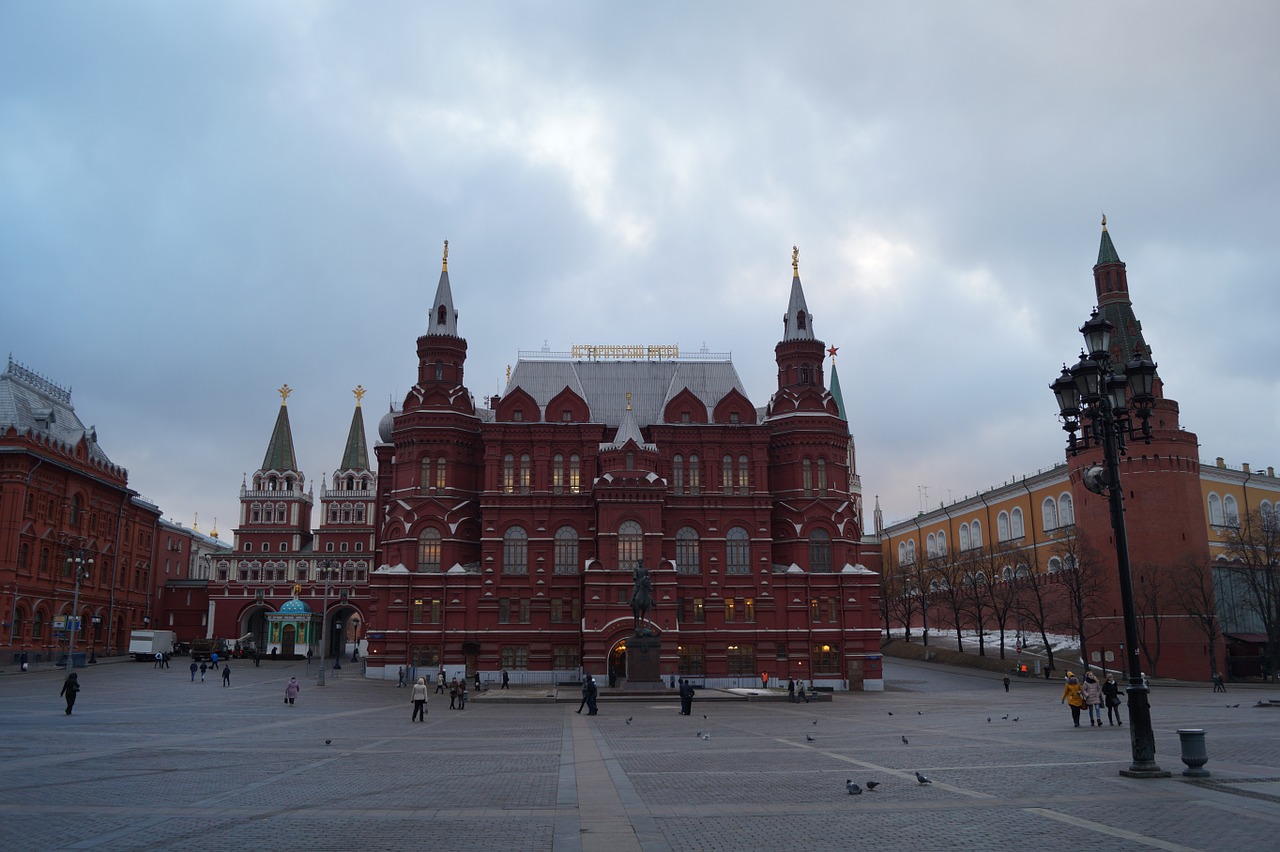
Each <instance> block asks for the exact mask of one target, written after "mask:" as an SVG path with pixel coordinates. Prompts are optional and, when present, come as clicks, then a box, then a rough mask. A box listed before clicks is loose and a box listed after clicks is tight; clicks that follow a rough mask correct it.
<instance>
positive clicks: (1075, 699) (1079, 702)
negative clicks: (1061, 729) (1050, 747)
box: [1058, 672, 1084, 728]
mask: <svg viewBox="0 0 1280 852" xmlns="http://www.w3.org/2000/svg"><path fill="white" fill-rule="evenodd" d="M1058 703H1059V704H1069V705H1070V706H1071V721H1073V722H1075V725H1076V727H1077V728H1078V727H1080V708H1081V707H1083V706H1084V696H1083V695H1081V694H1080V681H1078V680H1076V675H1075V672H1067V682H1066V683H1065V684H1064V685H1063V687H1062V700H1061V701H1060V702H1058Z"/></svg>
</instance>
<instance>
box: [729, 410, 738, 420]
mask: <svg viewBox="0 0 1280 852" xmlns="http://www.w3.org/2000/svg"><path fill="white" fill-rule="evenodd" d="M729 422H730V423H739V422H741V418H740V417H738V412H736V411H731V412H729Z"/></svg>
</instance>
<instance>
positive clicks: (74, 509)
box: [67, 494, 80, 527]
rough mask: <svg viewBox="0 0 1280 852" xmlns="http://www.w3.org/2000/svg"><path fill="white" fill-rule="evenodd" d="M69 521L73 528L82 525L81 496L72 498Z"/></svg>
mask: <svg viewBox="0 0 1280 852" xmlns="http://www.w3.org/2000/svg"><path fill="white" fill-rule="evenodd" d="M67 520H68V522H70V524H71V526H73V527H75V526H79V525H80V495H79V494H77V495H76V496H74V497H72V498H71V514H70V517H68V518H67Z"/></svg>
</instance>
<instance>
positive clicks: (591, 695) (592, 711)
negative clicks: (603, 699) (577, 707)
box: [587, 677, 600, 716]
mask: <svg viewBox="0 0 1280 852" xmlns="http://www.w3.org/2000/svg"><path fill="white" fill-rule="evenodd" d="M599 696H600V689H599V687H597V686H596V679H595V678H593V677H588V678H587V715H588V716H594V715H596V713H597V712H598V710H599V708H597V707H596V699H597V698H598V697H599Z"/></svg>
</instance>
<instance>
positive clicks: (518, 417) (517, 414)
mask: <svg viewBox="0 0 1280 852" xmlns="http://www.w3.org/2000/svg"><path fill="white" fill-rule="evenodd" d="M511 419H512V420H514V421H515V422H517V423H520V422H522V421H523V420H524V411H523V410H522V409H519V408H517V409H516V410H515V411H513V412H511Z"/></svg>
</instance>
